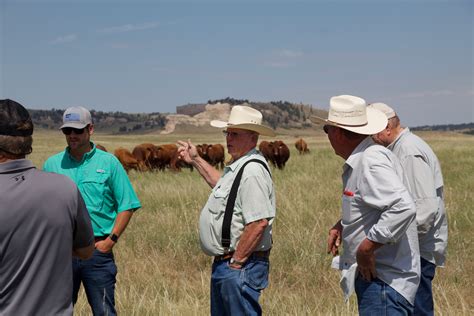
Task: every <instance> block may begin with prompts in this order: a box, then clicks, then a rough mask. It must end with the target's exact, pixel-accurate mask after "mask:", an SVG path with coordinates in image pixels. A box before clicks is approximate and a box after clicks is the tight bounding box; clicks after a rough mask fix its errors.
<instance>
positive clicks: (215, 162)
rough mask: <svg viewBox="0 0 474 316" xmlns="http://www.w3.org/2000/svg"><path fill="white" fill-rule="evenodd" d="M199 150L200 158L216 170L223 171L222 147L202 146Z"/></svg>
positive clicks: (216, 145) (223, 154)
mask: <svg viewBox="0 0 474 316" xmlns="http://www.w3.org/2000/svg"><path fill="white" fill-rule="evenodd" d="M201 150H202V156H201V157H202V158H203V159H204V160H206V161H207V162H208V163H209V164H210V165H211V166H214V167H217V168H218V169H224V159H225V153H224V146H222V145H221V144H210V145H207V144H203V145H202V147H201ZM198 154H199V151H198Z"/></svg>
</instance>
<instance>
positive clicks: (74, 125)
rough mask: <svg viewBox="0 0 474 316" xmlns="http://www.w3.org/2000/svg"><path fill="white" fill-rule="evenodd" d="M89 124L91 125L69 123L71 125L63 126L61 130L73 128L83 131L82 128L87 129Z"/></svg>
mask: <svg viewBox="0 0 474 316" xmlns="http://www.w3.org/2000/svg"><path fill="white" fill-rule="evenodd" d="M89 124H90V123H88V124H83V123H74V122H69V123H65V124H63V125H62V126H61V127H60V128H59V129H63V128H65V127H72V128H77V129H82V128H84V127H86V126H87V125H89Z"/></svg>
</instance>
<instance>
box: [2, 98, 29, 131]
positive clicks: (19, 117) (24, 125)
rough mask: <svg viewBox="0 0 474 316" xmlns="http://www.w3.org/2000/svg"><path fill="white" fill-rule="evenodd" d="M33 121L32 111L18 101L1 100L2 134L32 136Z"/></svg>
mask: <svg viewBox="0 0 474 316" xmlns="http://www.w3.org/2000/svg"><path fill="white" fill-rule="evenodd" d="M32 134H33V121H32V120H31V116H30V113H28V110H27V109H25V107H23V105H21V104H20V103H18V102H15V101H13V100H10V99H5V100H0V135H4V136H31V135H32Z"/></svg>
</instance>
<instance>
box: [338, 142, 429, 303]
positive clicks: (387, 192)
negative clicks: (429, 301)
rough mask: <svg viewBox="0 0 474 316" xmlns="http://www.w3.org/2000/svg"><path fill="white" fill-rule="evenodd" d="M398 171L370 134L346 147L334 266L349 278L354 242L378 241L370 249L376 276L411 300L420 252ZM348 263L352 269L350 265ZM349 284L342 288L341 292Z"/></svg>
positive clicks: (409, 201) (410, 206) (410, 205)
mask: <svg viewBox="0 0 474 316" xmlns="http://www.w3.org/2000/svg"><path fill="white" fill-rule="evenodd" d="M402 177H403V172H402V169H401V166H400V164H399V162H398V159H397V158H396V157H395V156H394V154H393V153H392V152H390V150H388V149H386V148H385V147H383V146H380V145H376V144H375V143H374V142H373V141H372V139H371V138H370V137H367V138H366V139H365V140H364V141H362V142H361V143H360V144H359V145H358V146H357V147H356V148H355V149H354V151H353V152H352V154H351V155H350V156H349V158H348V159H347V160H346V163H345V164H344V167H343V175H342V180H343V186H344V190H343V195H342V221H341V223H342V226H343V231H342V237H343V250H344V252H343V255H342V256H341V258H340V259H341V260H340V269H341V270H342V274H343V279H344V277H349V275H350V280H346V282H347V283H348V284H350V285H352V284H354V280H353V278H354V277H355V273H349V271H352V272H354V271H355V270H354V266H353V265H354V264H356V252H357V249H358V247H359V245H360V243H361V242H362V241H363V240H364V239H365V238H366V237H367V238H368V239H369V240H372V241H374V242H378V243H382V244H384V245H383V246H382V247H381V248H379V249H377V250H376V251H375V268H376V272H377V277H378V278H379V279H380V280H382V281H384V282H385V283H387V284H388V285H389V286H391V287H392V288H394V289H395V290H396V291H397V292H398V293H400V294H401V295H402V296H403V297H405V298H406V299H407V300H408V301H409V302H410V303H411V304H413V303H414V301H415V294H416V291H417V288H418V283H419V274H420V257H419V250H418V237H417V232H416V222H415V205H414V203H413V200H412V199H411V197H410V194H409V193H408V191H407V189H406V188H405V186H404V185H403V183H402V180H401V179H402ZM351 268H352V269H351ZM351 288H353V286H349V288H346V293H345V294H346V297H348V296H349V295H350V294H351V293H349V292H348V291H350V290H351Z"/></svg>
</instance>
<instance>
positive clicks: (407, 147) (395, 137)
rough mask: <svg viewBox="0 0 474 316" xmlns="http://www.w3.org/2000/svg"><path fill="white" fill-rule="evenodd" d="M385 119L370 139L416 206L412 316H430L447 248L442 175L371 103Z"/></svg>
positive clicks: (421, 145) (393, 119) (426, 152)
mask: <svg viewBox="0 0 474 316" xmlns="http://www.w3.org/2000/svg"><path fill="white" fill-rule="evenodd" d="M369 108H375V109H378V110H380V111H382V112H383V113H385V115H386V116H387V119H388V124H387V126H386V127H385V129H384V130H382V131H381V132H379V133H378V134H376V135H373V136H372V138H373V139H374V141H375V142H376V143H378V144H381V145H383V146H385V147H387V148H388V149H390V150H391V151H392V152H393V153H394V154H395V155H396V156H397V157H398V159H399V160H400V162H401V164H402V166H403V170H404V172H405V177H404V182H405V185H406V187H407V188H408V189H409V191H410V193H411V196H412V198H413V199H414V200H415V204H416V222H417V225H418V239H419V243H420V256H421V279H420V286H419V287H418V292H417V293H416V299H415V314H416V315H433V314H434V308H433V291H432V287H431V283H432V281H433V278H434V275H435V270H436V266H444V261H445V259H446V257H445V256H446V247H447V246H448V221H447V218H446V212H445V209H444V200H443V199H444V197H443V175H442V173H441V166H440V164H439V162H438V158H437V157H436V155H435V153H434V152H433V150H432V149H431V148H430V146H429V145H428V144H427V143H426V142H425V141H423V140H422V139H421V138H420V137H418V136H416V135H415V134H413V133H411V132H410V130H409V129H408V127H407V128H403V127H402V126H401V125H400V119H399V118H398V115H397V114H396V113H395V111H394V110H393V109H392V108H391V107H390V106H388V105H387V104H385V103H372V104H370V105H369Z"/></svg>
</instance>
